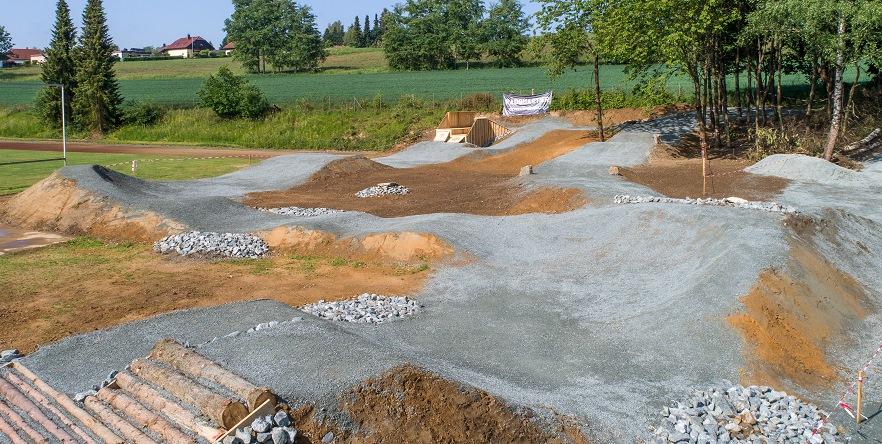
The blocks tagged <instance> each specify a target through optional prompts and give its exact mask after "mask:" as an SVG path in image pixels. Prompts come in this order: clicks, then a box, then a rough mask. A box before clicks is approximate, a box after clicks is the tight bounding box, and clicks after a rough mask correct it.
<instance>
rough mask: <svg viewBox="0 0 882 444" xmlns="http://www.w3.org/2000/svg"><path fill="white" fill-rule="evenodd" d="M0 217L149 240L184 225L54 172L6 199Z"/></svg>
mask: <svg viewBox="0 0 882 444" xmlns="http://www.w3.org/2000/svg"><path fill="white" fill-rule="evenodd" d="M0 218H2V219H3V220H4V221H6V222H8V223H10V224H12V225H16V226H21V227H27V228H31V229H35V230H55V231H60V232H63V233H69V234H91V235H93V236H97V237H100V238H104V239H112V240H126V241H136V242H149V241H155V240H158V239H161V238H163V237H165V236H168V235H170V234H174V233H178V232H181V231H182V230H183V229H184V225H183V224H181V223H178V222H176V221H173V220H169V219H167V218H164V217H162V216H159V215H158V214H155V213H152V212H147V211H132V210H127V209H123V208H122V207H120V206H118V205H117V204H116V203H114V202H112V201H111V200H110V199H107V198H103V197H99V196H97V195H95V194H94V193H91V192H89V191H86V190H83V189H81V188H78V187H77V185H76V182H75V181H73V180H70V179H66V178H64V177H62V176H60V175H59V174H58V173H54V174H52V175H51V176H49V177H47V178H46V179H43V180H42V181H40V182H38V183H36V184H34V185H33V186H31V187H30V188H28V189H27V190H25V191H23V192H21V193H19V194H17V195H16V196H14V197H13V198H12V199H10V200H9V201H7V202H6V204H5V205H4V207H3V208H2V210H0Z"/></svg>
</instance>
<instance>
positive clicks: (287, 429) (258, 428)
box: [222, 411, 297, 444]
mask: <svg viewBox="0 0 882 444" xmlns="http://www.w3.org/2000/svg"><path fill="white" fill-rule="evenodd" d="M296 441H297V429H295V428H294V427H291V418H290V417H289V416H288V414H287V413H285V412H283V411H279V412H276V414H275V415H266V416H262V417H259V418H256V419H255V420H254V421H252V422H251V425H249V426H245V427H243V428H241V429H237V430H236V433H235V435H232V436H227V437H226V438H224V439H223V440H222V442H223V444H250V443H273V444H293V443H294V442H296Z"/></svg>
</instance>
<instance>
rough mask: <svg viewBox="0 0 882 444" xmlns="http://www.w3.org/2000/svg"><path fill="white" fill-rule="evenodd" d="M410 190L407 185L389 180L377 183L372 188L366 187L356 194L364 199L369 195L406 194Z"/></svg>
mask: <svg viewBox="0 0 882 444" xmlns="http://www.w3.org/2000/svg"><path fill="white" fill-rule="evenodd" d="M409 192H410V190H408V189H407V187H405V186H402V185H398V184H397V183H395V182H389V183H381V184H377V185H376V186H373V187H370V188H365V189H363V190H361V191H359V192H357V193H355V195H356V196H357V197H360V198H362V199H364V198H367V197H382V196H395V195H397V196H404V195H405V194H407V193H409Z"/></svg>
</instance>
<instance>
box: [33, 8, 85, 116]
mask: <svg viewBox="0 0 882 444" xmlns="http://www.w3.org/2000/svg"><path fill="white" fill-rule="evenodd" d="M76 39H77V30H76V28H75V27H74V24H73V20H71V17H70V8H68V6H67V2H65V0H58V4H57V6H56V8H55V26H54V27H53V28H52V41H51V42H49V48H47V49H46V62H45V63H43V66H42V72H41V73H40V78H41V79H42V80H43V83H46V84H47V85H63V86H64V92H65V97H64V99H65V102H64V104H63V106H64V109H65V110H67V111H69V110H70V104H71V103H72V99H73V92H74V88H75V86H76V66H75V64H74V53H75V45H76ZM61 107H62V103H61V91H60V90H59V89H58V88H57V87H55V86H47V87H44V88H43V89H41V90H40V93H39V94H38V95H37V111H38V113H39V114H40V116H41V117H42V118H43V120H44V121H46V122H49V123H51V124H52V125H57V126H60V125H61ZM68 115H69V113H68Z"/></svg>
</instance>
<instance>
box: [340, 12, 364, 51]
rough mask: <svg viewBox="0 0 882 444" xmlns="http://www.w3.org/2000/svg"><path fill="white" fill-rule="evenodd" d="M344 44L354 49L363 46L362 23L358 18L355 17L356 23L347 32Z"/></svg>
mask: <svg viewBox="0 0 882 444" xmlns="http://www.w3.org/2000/svg"><path fill="white" fill-rule="evenodd" d="M343 44H344V45H346V46H351V47H353V48H361V47H362V46H363V44H364V37H363V36H362V31H361V21H360V19H359V18H358V17H355V21H354V22H352V25H350V26H349V29H347V30H346V35H345V36H343Z"/></svg>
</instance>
